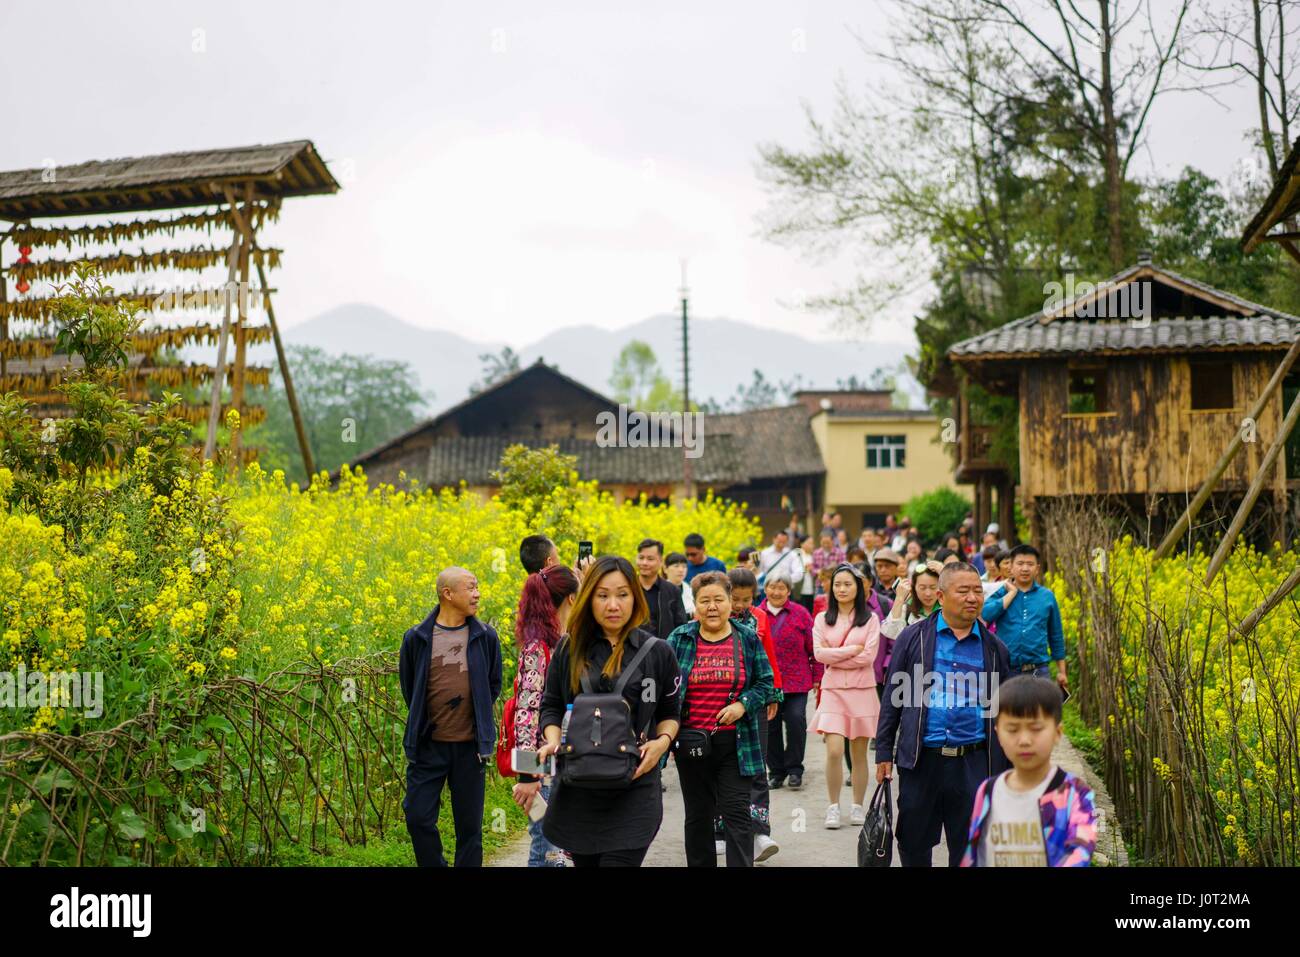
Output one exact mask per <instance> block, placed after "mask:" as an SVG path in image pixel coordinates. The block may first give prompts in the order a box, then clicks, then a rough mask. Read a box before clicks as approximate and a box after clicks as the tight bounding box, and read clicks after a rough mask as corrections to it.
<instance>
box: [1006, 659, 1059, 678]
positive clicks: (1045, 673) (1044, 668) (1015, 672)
mask: <svg viewBox="0 0 1300 957" xmlns="http://www.w3.org/2000/svg"><path fill="white" fill-rule="evenodd" d="M1020 668H1021V666H1020V665H1012V666H1011V677H1013V678H1015V677H1017V676H1019V675H1033V676H1034V677H1035V678H1050V677H1051V676H1052V674H1051V664H1050V663H1048V662H1043V663H1042V664H1041V665H1038V666H1037V667H1036V668H1034V670H1033V671H1021V670H1020Z"/></svg>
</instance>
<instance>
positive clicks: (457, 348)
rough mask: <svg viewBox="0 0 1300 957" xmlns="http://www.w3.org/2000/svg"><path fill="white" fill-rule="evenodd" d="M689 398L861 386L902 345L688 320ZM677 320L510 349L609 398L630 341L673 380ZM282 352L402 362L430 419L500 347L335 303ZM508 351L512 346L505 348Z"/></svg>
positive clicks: (288, 335) (591, 329)
mask: <svg viewBox="0 0 1300 957" xmlns="http://www.w3.org/2000/svg"><path fill="white" fill-rule="evenodd" d="M690 335H691V395H692V397H693V398H695V399H697V400H700V399H714V400H717V401H718V402H723V403H725V402H726V400H727V399H729V398H730V397H731V396H732V394H733V393H735V391H736V389H737V387H739V386H743V385H748V384H749V383H750V381H751V380H752V378H753V375H754V370H755V369H759V370H761V371H762V372H763V375H764V377H765V378H766V379H767V380H768V381H769V382H772V383H773V384H779V383H781V382H783V381H793V380H794V379H795V376H796V375H798V376H802V386H803V388H834V386H835V381H836V380H837V379H847V378H849V377H850V376H853V375H856V376H857V377H858V378H859V379H860V380H864V381H865V380H866V379H867V378H868V377H869V376H870V375H871V373H872V371H873V370H875V369H876V368H879V367H884V368H889V369H892V368H894V367H895V366H897V365H898V364H899V362H901V361H902V359H903V357H904V355H906V353H907V351H908V350H907V348H906V347H905V346H900V345H894V344H887V345H882V344H876V343H870V342H860V341H847V340H846V341H843V342H815V341H813V340H811V339H806V338H804V337H803V336H799V335H796V334H794V333H789V332H781V331H778V330H773V329H768V328H765V327H761V326H756V325H753V324H751V323H747V322H741V321H738V320H735V319H695V318H692V319H691V321H690ZM680 336H681V319H680V317H677V316H672V315H667V314H664V315H657V316H651V317H650V318H648V319H643V320H641V321H640V322H635V323H632V324H631V325H628V326H624V327H623V328H621V329H601V328H597V327H596V326H590V325H582V326H567V327H565V328H562V329H557V330H555V331H554V332H550V333H547V334H546V335H545V336H544V337H543V338H542V339H540V340H539V341H538V342H536V343H534V344H532V345H530V346H527V347H526V348H523V349H519V348H517V347H516V348H515V351H516V352H517V353H518V354H519V359H520V363H521V365H529V364H531V363H532V362H534V361H536V360H537V359H538V358H542V359H544V360H545V362H546V363H547V364H548V365H552V366H555V367H557V368H559V370H560V371H561V372H563V373H565V374H566V375H568V376H571V377H573V378H575V379H577V380H578V381H580V382H583V383H585V384H586V385H588V386H590V387H591V388H593V389H595V390H596V391H598V392H602V393H605V394H609V392H610V391H611V390H610V386H609V378H610V374H611V372H612V371H613V368H614V362H615V360H616V359H617V358H618V354H619V352H620V351H621V350H622V349H623V347H624V346H625V345H627V344H628V343H629V342H631V341H633V340H637V339H639V340H641V341H643V342H645V343H648V344H649V346H650V347H651V348H652V349H653V350H654V353H655V356H656V357H657V358H658V360H659V365H660V367H661V368H662V369H663V371H664V374H665V375H667V376H668V377H669V378H670V379H672V380H673V381H674V382H678V381H680V377H681V345H680ZM284 341H285V344H286V345H308V346H316V347H318V348H320V349H323V350H325V351H326V352H329V353H333V354H345V353H346V354H355V355H373V356H376V357H377V358H381V359H393V360H398V361H401V362H407V363H410V365H411V366H412V368H414V370H415V371H416V373H417V374H418V376H419V380H420V388H421V389H422V390H424V391H426V392H430V391H431V392H432V393H433V399H432V401H431V402H430V404H429V407H428V409H427V411H428V412H430V413H434V412H438V411H441V410H442V409H445V408H448V407H450V406H452V405H454V404H456V403H457V402H460V401H461V400H463V399H464V398H465V397H466V396H467V395H468V394H469V389H470V386H471V385H472V384H473V383H474V382H476V381H477V380H478V379H479V378H480V377H481V373H482V363H481V362H480V361H479V356H480V355H481V354H483V353H485V352H492V353H499V352H500V351H501V349H502V348H503V347H504V346H505V345H506V343H504V342H480V341H476V340H473V339H468V338H466V337H465V336H462V335H460V334H458V333H455V332H450V331H447V330H442V329H427V328H423V327H420V326H416V325H412V324H411V323H409V322H406V321H404V320H402V319H400V318H398V317H397V316H394V315H393V314H392V313H389V312H386V311H385V310H383V309H380V308H378V307H377V306H372V305H366V304H362V303H352V304H348V305H343V306H337V307H335V308H333V309H331V310H329V311H328V312H325V313H322V314H321V315H319V316H316V317H315V318H313V319H309V320H307V321H306V322H303V323H300V324H298V325H295V326H292V327H290V328H288V329H285V330H284ZM512 345H513V344H512ZM249 361H250V362H251V363H257V364H267V365H274V363H275V352H274V349H273V348H272V347H271V346H270V345H263V346H257V347H254V348H250V349H249ZM904 386H905V388H907V390H908V392H909V394H910V395H911V396H912V400H913V404H914V405H916V404H919V403H921V401H922V392H921V389H920V387H919V386H917V385H916V383H915V382H914V381H913V380H911V379H910V377H909V378H907V379H906V380H905V382H904Z"/></svg>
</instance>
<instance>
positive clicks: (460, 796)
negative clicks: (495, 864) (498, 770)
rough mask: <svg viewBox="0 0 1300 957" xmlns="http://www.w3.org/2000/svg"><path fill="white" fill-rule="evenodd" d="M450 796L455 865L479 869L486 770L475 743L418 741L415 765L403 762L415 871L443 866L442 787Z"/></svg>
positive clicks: (407, 814) (410, 762) (405, 802)
mask: <svg viewBox="0 0 1300 957" xmlns="http://www.w3.org/2000/svg"><path fill="white" fill-rule="evenodd" d="M444 784H446V785H447V786H448V788H449V790H450V791H451V817H452V822H453V824H454V825H455V828H456V866H457V867H482V866H483V790H484V787H485V786H486V784H487V765H486V764H485V763H484V762H483V761H480V760H479V756H478V745H477V743H476V742H474V741H454V742H444V741H429V740H426V741H421V742H420V743H419V744H418V745H417V746H416V753H415V760H414V761H411V760H408V761H407V762H406V798H405V800H403V801H402V809H403V810H404V811H405V812H406V830H407V831H408V832H409V833H410V835H411V844H412V845H413V846H414V847H415V862H416V863H417V864H419V865H420V867H446V866H447V859H446V858H445V857H444V856H443V854H442V835H441V834H439V833H438V807H439V805H440V804H441V803H442V787H443V785H444Z"/></svg>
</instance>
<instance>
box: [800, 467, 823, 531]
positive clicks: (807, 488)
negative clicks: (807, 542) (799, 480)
mask: <svg viewBox="0 0 1300 957" xmlns="http://www.w3.org/2000/svg"><path fill="white" fill-rule="evenodd" d="M803 498H804V504H805V505H806V506H807V508H808V526H807V527H808V534H809V535H815V534H817V532H820V531H821V529H820V528H819V529H817V530H816V531H814V530H813V523H814V522H815V521H816V520H817V519H816V518H815V517H814V515H813V490H812V479H804V480H803Z"/></svg>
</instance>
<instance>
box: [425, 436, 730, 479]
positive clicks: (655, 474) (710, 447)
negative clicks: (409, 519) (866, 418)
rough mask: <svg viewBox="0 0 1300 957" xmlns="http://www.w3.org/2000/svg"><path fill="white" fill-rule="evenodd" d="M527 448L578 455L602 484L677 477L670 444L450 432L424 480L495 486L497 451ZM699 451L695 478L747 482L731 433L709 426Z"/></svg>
mask: <svg viewBox="0 0 1300 957" xmlns="http://www.w3.org/2000/svg"><path fill="white" fill-rule="evenodd" d="M516 443H519V444H523V445H528V446H532V447H537V446H545V445H550V444H554V445H556V446H558V447H559V450H560V451H561V452H563V453H565V454H567V455H576V456H577V457H578V474H579V475H580V476H582V478H583V479H584V480H585V481H591V480H593V479H594V480H596V481H598V482H600V483H601V484H603V485H613V484H623V483H646V484H655V485H661V484H673V483H676V482H680V481H681V480H682V457H683V453H682V449H681V448H676V447H672V446H661V447H659V448H653V447H637V448H630V447H629V448H624V447H608V448H602V447H601V446H599V445H598V444H597V443H596V441H595V440H594V439H556V440H554V441H553V443H552V442H539V441H538V440H537V439H535V438H532V437H529V438H509V437H499V436H455V437H444V438H439V439H435V440H434V443H433V445H432V447H431V448H430V449H429V459H428V470H427V472H426V475H425V481H426V482H427V483H428V484H429V485H433V486H440V485H456V484H458V483H459V482H460V481H461V480H462V479H463V480H464V481H465V482H467V483H468V484H470V485H495V484H496V481H495V480H494V479H493V478H492V475H491V473H492V472H494V471H495V470H496V469H498V468H500V465H501V454H502V453H503V452H504V451H505V450H506V448H507V447H508V446H510V445H513V444H516ZM700 447H701V449H702V451H703V454H702V455H701V456H700V457H699V458H696V459H693V460H692V464H693V473H694V479H695V481H696V482H700V483H707V484H711V485H718V486H725V485H741V484H744V483H745V482H747V481H748V480H749V476H748V473H747V468H746V462H745V459H744V456H743V455H742V454H741V452H740V449H739V443H738V442H737V441H736V439H735V437H734V436H731V435H722V434H718V435H714V434H710V432H709V430H708V425H707V423H706V425H705V427H704V434H703V436H702V441H701V445H700Z"/></svg>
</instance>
